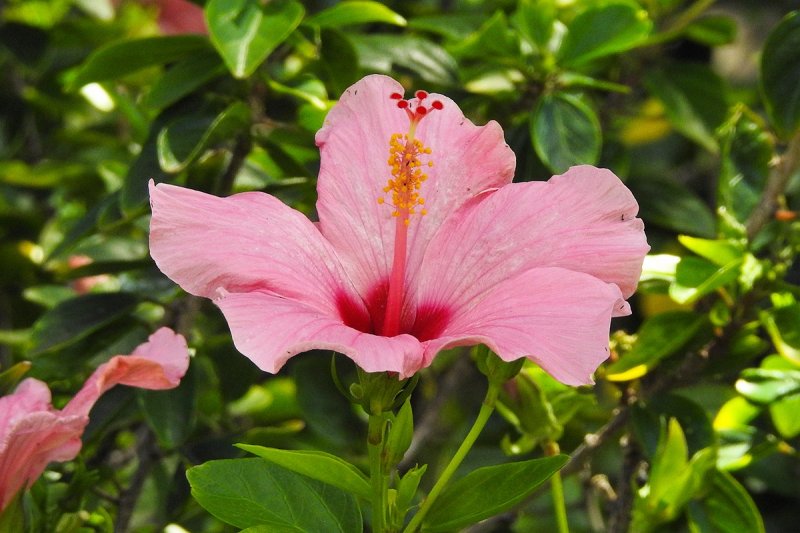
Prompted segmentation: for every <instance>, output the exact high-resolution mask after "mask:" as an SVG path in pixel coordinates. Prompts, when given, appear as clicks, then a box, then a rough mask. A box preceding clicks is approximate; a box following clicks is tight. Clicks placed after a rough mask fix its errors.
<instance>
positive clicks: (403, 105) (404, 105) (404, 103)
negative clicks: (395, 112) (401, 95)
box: [397, 100, 408, 109]
mask: <svg viewBox="0 0 800 533" xmlns="http://www.w3.org/2000/svg"><path fill="white" fill-rule="evenodd" d="M397 107H399V108H400V109H405V108H407V107H408V101H407V100H400V101H399V102H397Z"/></svg>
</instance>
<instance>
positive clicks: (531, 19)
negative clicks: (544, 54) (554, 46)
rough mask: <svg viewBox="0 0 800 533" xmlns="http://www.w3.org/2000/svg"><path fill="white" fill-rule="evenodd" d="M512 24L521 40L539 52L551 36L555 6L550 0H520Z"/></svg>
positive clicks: (554, 19) (554, 18)
mask: <svg viewBox="0 0 800 533" xmlns="http://www.w3.org/2000/svg"><path fill="white" fill-rule="evenodd" d="M512 22H513V23H514V26H516V28H517V30H519V32H520V34H521V35H522V37H523V38H525V39H527V40H528V41H529V42H530V43H532V44H534V45H535V46H536V47H537V48H539V49H540V50H541V49H545V48H546V47H547V45H548V43H549V42H550V38H551V37H552V36H553V29H554V27H555V22H556V4H555V2H552V1H550V0H546V1H543V2H541V1H536V0H520V2H518V3H517V11H516V13H514V16H513V17H512Z"/></svg>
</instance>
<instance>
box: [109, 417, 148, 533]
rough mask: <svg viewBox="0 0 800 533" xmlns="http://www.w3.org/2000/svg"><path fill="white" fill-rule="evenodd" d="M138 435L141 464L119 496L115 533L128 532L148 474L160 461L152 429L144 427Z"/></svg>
mask: <svg viewBox="0 0 800 533" xmlns="http://www.w3.org/2000/svg"><path fill="white" fill-rule="evenodd" d="M137 433H138V435H139V444H138V446H137V447H136V455H137V457H138V459H139V464H138V466H137V468H136V472H134V474H133V479H131V483H130V485H129V486H128V488H126V489H125V490H124V491H123V492H122V493H121V494H120V495H119V507H118V508H117V520H116V522H115V524H114V533H125V532H126V531H128V524H129V523H130V521H131V517H132V516H133V510H134V508H135V507H136V502H137V501H138V500H139V494H140V493H141V492H142V487H143V486H144V482H145V480H146V479H147V476H148V474H150V469H151V468H152V467H153V464H154V463H155V462H156V461H157V460H158V451H157V448H156V442H155V438H154V437H153V433H152V432H151V431H150V428H148V427H147V426H146V425H142V426H141V427H140V428H139V430H138V431H137Z"/></svg>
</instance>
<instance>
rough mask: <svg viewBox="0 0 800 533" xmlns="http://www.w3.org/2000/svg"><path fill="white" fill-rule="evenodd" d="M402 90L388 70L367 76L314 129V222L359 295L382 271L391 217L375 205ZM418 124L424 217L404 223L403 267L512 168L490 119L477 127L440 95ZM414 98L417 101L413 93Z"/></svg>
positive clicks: (404, 123)
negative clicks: (424, 151)
mask: <svg viewBox="0 0 800 533" xmlns="http://www.w3.org/2000/svg"><path fill="white" fill-rule="evenodd" d="M403 92H404V89H403V87H402V86H401V85H400V84H399V83H397V82H396V81H394V80H393V79H391V78H388V77H386V76H379V75H373V76H367V77H366V78H364V79H362V80H361V81H359V82H358V83H356V84H355V85H353V86H352V87H350V88H349V89H348V90H346V91H345V93H344V94H343V95H342V97H341V99H340V100H339V103H338V104H336V105H335V106H334V107H333V109H332V110H331V111H330V113H328V117H327V118H326V121H325V126H324V127H323V128H322V129H321V130H320V131H319V132H318V133H317V137H316V140H317V145H318V146H319V147H320V156H321V167H320V174H319V181H318V185H317V190H318V193H319V199H318V201H317V212H318V213H319V218H320V229H321V231H322V233H323V234H324V235H325V237H326V238H327V239H328V240H329V241H330V242H331V243H332V244H333V246H334V247H335V248H336V250H337V252H338V253H339V256H340V257H341V259H342V262H343V263H344V264H345V265H346V268H347V271H348V273H349V274H350V277H351V279H352V280H353V282H354V284H355V285H356V288H357V289H358V290H359V292H360V294H362V295H366V294H369V292H370V291H371V290H373V289H374V288H375V287H376V286H377V285H379V284H380V283H381V282H383V281H384V280H385V279H386V278H388V276H389V273H390V270H391V264H392V257H393V250H394V232H395V219H394V218H393V217H392V216H391V214H392V210H393V209H392V208H391V207H390V206H388V205H379V204H378V202H377V199H378V198H379V197H383V196H385V193H384V192H383V187H384V186H386V183H387V180H388V179H389V178H390V168H389V165H388V164H387V162H386V161H387V158H388V155H389V139H390V137H391V135H392V134H394V133H401V134H402V133H406V132H407V131H408V129H409V119H408V117H407V115H406V112H405V111H404V110H403V109H399V108H398V107H397V106H396V101H395V100H392V99H391V98H390V95H391V94H392V93H400V94H402V93H403ZM436 100H438V101H440V102H441V103H442V104H443V108H442V109H441V110H436V111H431V112H430V113H429V114H428V115H427V116H426V117H425V118H424V119H423V120H422V121H421V122H420V123H419V125H418V127H417V129H416V138H417V139H419V140H421V141H422V142H423V143H424V144H425V145H426V146H428V147H429V148H431V152H432V153H431V155H430V157H429V159H430V160H431V161H433V163H434V166H433V167H432V168H430V169H427V171H426V173H427V175H428V180H427V181H425V183H423V184H422V188H421V189H420V195H421V196H422V197H423V198H424V199H425V208H426V210H427V212H428V214H427V215H425V216H419V215H415V216H413V217H412V220H411V224H410V225H409V238H408V259H407V265H408V266H407V272H408V273H409V274H410V273H411V272H413V271H414V270H416V269H417V268H418V266H419V263H420V262H421V260H422V256H423V253H424V250H425V247H426V246H427V243H428V242H429V241H430V238H431V236H432V235H433V234H434V233H435V232H436V230H437V228H438V227H439V225H440V224H441V222H442V221H443V220H444V219H445V218H446V217H447V216H448V215H450V214H451V213H452V212H453V211H454V210H456V209H458V207H459V206H461V205H462V204H463V203H464V202H465V201H467V200H468V199H469V198H471V197H472V196H474V195H475V194H477V193H479V192H481V191H483V190H486V189H489V188H495V187H500V186H502V185H505V184H506V183H509V182H510V181H511V179H512V177H513V175H514V165H515V158H514V153H513V152H512V151H511V149H510V148H509V147H508V146H507V145H506V144H505V141H504V140H503V132H502V130H501V128H500V126H499V125H498V124H497V123H496V122H490V123H489V124H487V125H486V126H482V127H478V126H475V125H474V124H473V123H472V122H470V121H469V120H467V119H466V118H465V117H464V115H463V113H462V112H461V110H460V109H459V108H458V106H457V105H456V104H455V102H453V101H452V100H450V99H449V98H447V97H446V96H443V95H438V94H431V95H429V96H428V99H427V100H426V102H433V101H436ZM413 101H414V102H415V101H416V100H413Z"/></svg>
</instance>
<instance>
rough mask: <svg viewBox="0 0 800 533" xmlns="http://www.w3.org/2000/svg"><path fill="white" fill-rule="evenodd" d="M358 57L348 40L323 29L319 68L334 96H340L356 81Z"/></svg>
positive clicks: (337, 33) (337, 32) (333, 31)
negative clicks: (355, 66)
mask: <svg viewBox="0 0 800 533" xmlns="http://www.w3.org/2000/svg"><path fill="white" fill-rule="evenodd" d="M357 64H358V56H357V55H356V51H355V48H353V45H352V44H351V43H350V40H349V39H348V38H347V37H345V35H344V34H343V33H341V32H339V31H336V30H332V29H323V30H322V31H321V32H320V67H321V68H322V71H323V73H324V75H325V79H326V81H327V82H328V86H329V87H330V88H331V91H332V92H334V93H335V94H342V93H343V92H344V91H345V90H346V89H347V88H348V87H350V86H351V85H352V84H353V83H355V82H356V81H357V80H358V75H359V72H358V69H357V68H353V66H354V65H357Z"/></svg>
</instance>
